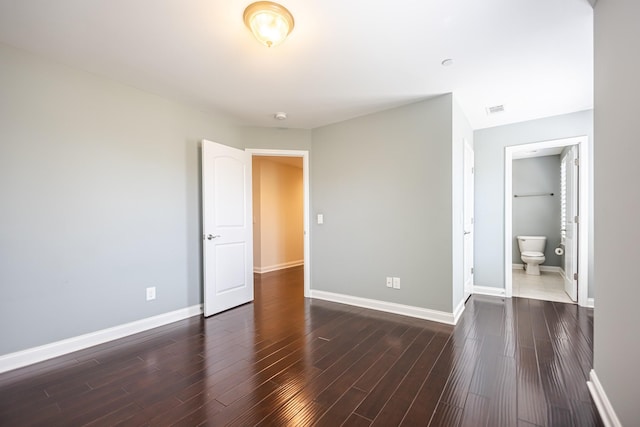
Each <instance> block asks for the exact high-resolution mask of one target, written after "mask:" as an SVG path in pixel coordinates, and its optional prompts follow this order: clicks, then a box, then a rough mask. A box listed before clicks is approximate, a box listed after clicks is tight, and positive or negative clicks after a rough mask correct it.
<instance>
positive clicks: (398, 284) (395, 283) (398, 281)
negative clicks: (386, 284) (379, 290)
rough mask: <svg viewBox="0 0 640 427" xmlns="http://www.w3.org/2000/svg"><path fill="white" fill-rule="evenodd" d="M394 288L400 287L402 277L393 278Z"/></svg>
mask: <svg viewBox="0 0 640 427" xmlns="http://www.w3.org/2000/svg"><path fill="white" fill-rule="evenodd" d="M393 289H400V278H399V277H394V278H393Z"/></svg>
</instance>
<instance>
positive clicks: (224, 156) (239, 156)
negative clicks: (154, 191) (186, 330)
mask: <svg viewBox="0 0 640 427" xmlns="http://www.w3.org/2000/svg"><path fill="white" fill-rule="evenodd" d="M202 211H203V213H202V218H203V220H202V223H203V253H204V260H203V269H204V271H203V273H204V315H205V316H211V315H213V314H216V313H219V312H221V311H224V310H227V309H230V308H233V307H236V306H238V305H241V304H244V303H247V302H250V301H253V231H252V221H251V218H252V210H251V155H250V154H249V153H246V152H245V151H242V150H238V149H235V148H231V147H228V146H226V145H221V144H216V143H215V142H211V141H202Z"/></svg>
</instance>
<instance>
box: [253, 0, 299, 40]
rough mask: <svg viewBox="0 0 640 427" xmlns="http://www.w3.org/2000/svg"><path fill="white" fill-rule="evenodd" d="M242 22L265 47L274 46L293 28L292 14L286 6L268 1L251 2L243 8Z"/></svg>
mask: <svg viewBox="0 0 640 427" xmlns="http://www.w3.org/2000/svg"><path fill="white" fill-rule="evenodd" d="M244 23H245V25H246V26H247V27H248V28H249V29H250V30H251V32H252V33H253V35H254V36H255V38H256V39H258V41H259V42H260V43H262V44H263V45H265V46H267V47H272V46H276V45H278V44H280V43H282V42H283V41H284V39H286V38H287V36H288V35H289V33H290V32H291V30H293V24H294V22H293V15H291V12H289V11H288V10H287V8H286V7H284V6H282V5H279V4H278V3H274V2H270V1H258V2H255V3H251V4H250V5H249V6H247V8H246V9H245V10H244Z"/></svg>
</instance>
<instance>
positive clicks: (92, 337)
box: [0, 304, 202, 373]
mask: <svg viewBox="0 0 640 427" xmlns="http://www.w3.org/2000/svg"><path fill="white" fill-rule="evenodd" d="M200 314H202V305H201V304H200V305H194V306H191V307H187V308H182V309H180V310H176V311H171V312H169V313H164V314H159V315H157V316H153V317H147V318H146V319H141V320H136V321H135V322H130V323H125V324H123V325H118V326H114V327H112V328H107V329H102V330H100V331H96V332H91V333H88V334H84V335H79V336H77V337H72V338H67V339H65V340H61V341H56V342H53V343H51V344H45V345H41V346H39V347H33V348H28V349H26V350H22V351H17V352H15V353H9V354H5V355H4V356H0V373H2V372H7V371H11V370H13V369H17V368H22V367H23V366H27V365H31V364H34V363H38V362H42V361H44V360H47V359H52V358H54V357H58V356H62V355H64V354H67V353H72V352H74V351H78V350H83V349H85V348H88V347H93V346H94V345H98V344H103V343H105V342H108V341H113V340H116V339H118V338H123V337H126V336H128V335H133V334H137V333H138V332H143V331H146V330H149V329H153V328H157V327H158V326H163V325H167V324H169V323H173V322H177V321H178V320H183V319H186V318H188V317H192V316H197V315H200Z"/></svg>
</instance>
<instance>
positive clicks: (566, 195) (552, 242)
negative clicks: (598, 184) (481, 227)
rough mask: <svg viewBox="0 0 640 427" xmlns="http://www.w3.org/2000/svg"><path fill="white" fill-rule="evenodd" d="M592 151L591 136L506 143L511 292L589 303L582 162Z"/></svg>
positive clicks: (585, 186)
mask: <svg viewBox="0 0 640 427" xmlns="http://www.w3.org/2000/svg"><path fill="white" fill-rule="evenodd" d="M588 156H589V152H588V145H587V137H577V138H567V139H561V140H554V141H544V142H537V143H532V144H524V145H518V146H511V147H506V149H505V212H504V215H505V234H504V238H505V293H506V296H507V297H512V296H522V297H530V298H538V299H550V300H555V301H561V302H572V299H573V301H574V302H575V300H576V299H577V302H578V304H579V305H582V306H587V304H588V302H587V300H588V298H587V297H588V283H589V282H588V281H589V277H588V259H589V258H588V250H589V245H588V241H589V239H588V226H587V224H588V213H589V211H588V197H589V192H588V184H587V183H588V182H589V179H588V168H587V167H580V168H578V163H583V164H585V165H586V164H588ZM578 158H579V159H580V160H578ZM563 166H564V167H563ZM568 168H570V169H568ZM527 169H528V170H529V171H528V172H527ZM544 170H548V171H553V174H551V173H544ZM563 172H564V181H562V177H561V176H562V175H563ZM527 173H528V176H527ZM567 176H568V178H567ZM563 182H564V184H565V185H564V188H561V186H562V183H563ZM536 211H537V212H540V213H541V215H537V216H536V215H535V213H536ZM545 216H546V218H545ZM532 221H536V222H539V223H537V224H535V226H532V224H531V222H532ZM545 223H546V224H545ZM532 230H535V231H532ZM534 246H535V247H534ZM547 261H548V262H547ZM545 262H547V263H546V265H545ZM527 270H528V271H527ZM538 270H539V272H538ZM543 277H544V279H543ZM545 280H546V282H545ZM556 288H557V289H556ZM562 296H564V299H562Z"/></svg>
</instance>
